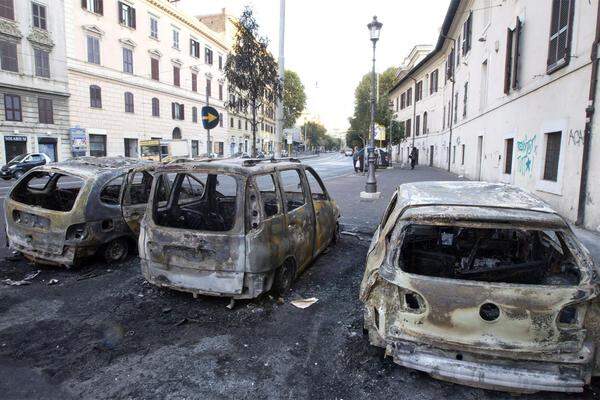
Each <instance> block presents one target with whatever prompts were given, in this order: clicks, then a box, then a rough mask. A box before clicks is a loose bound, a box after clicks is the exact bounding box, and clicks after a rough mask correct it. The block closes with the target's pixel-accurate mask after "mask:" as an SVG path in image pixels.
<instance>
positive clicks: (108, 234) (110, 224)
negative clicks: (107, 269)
mask: <svg viewBox="0 0 600 400" xmlns="http://www.w3.org/2000/svg"><path fill="white" fill-rule="evenodd" d="M146 164H148V162H141V161H140V160H135V159H128V158H123V157H100V158H96V157H80V158H74V159H71V160H68V161H65V162H61V163H54V164H50V165H45V166H42V167H38V168H36V169H34V170H31V171H30V172H28V173H27V174H26V175H24V176H23V177H22V178H21V179H20V180H19V181H18V182H17V183H16V184H15V186H14V187H13V188H12V190H11V192H10V193H9V195H8V197H7V198H6V201H5V204H4V211H5V215H4V216H5V220H6V233H7V239H8V243H9V246H10V247H11V248H12V249H13V250H16V251H19V252H21V253H22V254H23V255H24V256H25V257H26V258H28V259H29V260H31V261H34V262H38V263H41V264H53V265H62V266H67V267H71V266H74V265H76V264H77V263H78V262H79V261H80V260H82V259H83V258H86V257H89V256H94V255H97V254H100V255H102V256H103V257H104V258H105V259H106V260H107V261H109V262H112V261H120V260H123V259H124V258H125V257H126V256H127V254H128V253H129V250H135V248H136V236H135V234H134V233H133V232H132V231H131V229H129V226H128V224H127V223H126V222H125V221H124V219H123V216H122V213H121V206H120V196H121V193H122V189H123V188H124V182H125V176H126V174H127V172H128V171H129V170H131V168H133V167H135V166H140V165H146ZM151 183H152V180H151V179H150V180H146V181H144V182H139V184H138V185H137V186H135V187H134V188H133V187H131V188H129V189H130V191H136V193H137V194H138V195H140V196H141V195H143V193H144V191H146V192H149V190H150V185H151Z"/></svg>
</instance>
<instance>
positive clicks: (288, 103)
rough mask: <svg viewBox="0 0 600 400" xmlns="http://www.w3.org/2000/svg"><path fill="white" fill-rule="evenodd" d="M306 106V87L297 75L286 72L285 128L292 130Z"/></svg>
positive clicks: (284, 82)
mask: <svg viewBox="0 0 600 400" xmlns="http://www.w3.org/2000/svg"><path fill="white" fill-rule="evenodd" d="M305 106H306V93H304V85H303V84H302V81H301V80H300V77H299V76H298V74H297V73H295V72H294V71H291V70H286V71H285V79H284V81H283V127H284V128H291V127H293V126H294V124H295V123H296V120H297V119H298V117H300V114H302V111H304V107H305Z"/></svg>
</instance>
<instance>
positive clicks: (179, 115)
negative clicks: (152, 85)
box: [171, 103, 185, 120]
mask: <svg viewBox="0 0 600 400" xmlns="http://www.w3.org/2000/svg"><path fill="white" fill-rule="evenodd" d="M171 117H172V118H173V119H177V120H184V119H185V110H184V106H183V104H179V103H171Z"/></svg>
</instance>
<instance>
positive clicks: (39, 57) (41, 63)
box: [33, 48, 50, 78]
mask: <svg viewBox="0 0 600 400" xmlns="http://www.w3.org/2000/svg"><path fill="white" fill-rule="evenodd" d="M33 54H34V58H35V76H41V77H43V78H50V55H49V54H48V52H47V51H45V50H42V49H35V48H34V49H33Z"/></svg>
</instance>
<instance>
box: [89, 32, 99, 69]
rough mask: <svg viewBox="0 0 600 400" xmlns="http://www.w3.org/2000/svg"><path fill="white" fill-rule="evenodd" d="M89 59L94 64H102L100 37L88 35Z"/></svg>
mask: <svg viewBox="0 0 600 400" xmlns="http://www.w3.org/2000/svg"><path fill="white" fill-rule="evenodd" d="M87 60H88V62H89V63H92V64H98V65H99V64H100V39H98V38H97V37H95V36H88V37H87Z"/></svg>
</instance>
